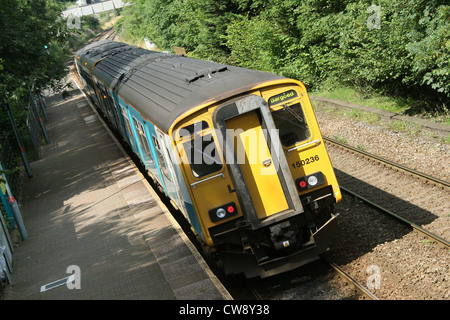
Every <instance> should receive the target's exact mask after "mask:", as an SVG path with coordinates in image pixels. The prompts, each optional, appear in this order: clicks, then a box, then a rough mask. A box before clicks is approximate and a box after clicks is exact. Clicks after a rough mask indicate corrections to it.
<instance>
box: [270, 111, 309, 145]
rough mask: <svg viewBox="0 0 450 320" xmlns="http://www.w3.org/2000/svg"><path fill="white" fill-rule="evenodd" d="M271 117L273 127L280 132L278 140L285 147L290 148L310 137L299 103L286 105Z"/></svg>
mask: <svg viewBox="0 0 450 320" xmlns="http://www.w3.org/2000/svg"><path fill="white" fill-rule="evenodd" d="M272 117H273V120H274V122H275V126H276V127H277V129H278V130H280V131H279V132H280V140H281V143H282V144H283V146H285V147H289V146H292V145H294V144H296V143H297V142H300V141H303V140H306V139H308V138H309V137H310V136H311V133H310V131H309V128H308V124H307V123H306V119H305V116H304V114H303V110H302V107H301V105H300V103H296V104H292V105H287V104H286V105H284V106H283V108H281V109H279V110H276V111H273V112H272Z"/></svg>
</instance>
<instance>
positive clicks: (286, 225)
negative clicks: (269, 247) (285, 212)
mask: <svg viewBox="0 0 450 320" xmlns="http://www.w3.org/2000/svg"><path fill="white" fill-rule="evenodd" d="M270 239H271V240H272V243H273V246H274V248H275V250H276V251H280V250H283V249H287V248H292V247H295V246H296V245H297V237H296V232H295V231H294V230H292V226H291V223H290V222H289V221H284V222H282V223H278V224H276V225H274V226H271V227H270Z"/></svg>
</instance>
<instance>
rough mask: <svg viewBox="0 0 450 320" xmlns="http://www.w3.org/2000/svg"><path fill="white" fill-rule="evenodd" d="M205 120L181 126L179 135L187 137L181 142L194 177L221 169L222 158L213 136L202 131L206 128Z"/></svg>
mask: <svg viewBox="0 0 450 320" xmlns="http://www.w3.org/2000/svg"><path fill="white" fill-rule="evenodd" d="M208 128H209V126H208V123H207V122H206V121H201V122H196V123H194V124H192V125H189V126H186V127H184V128H181V129H180V131H179V135H180V137H183V138H187V139H189V140H188V141H186V142H183V149H184V150H185V152H186V156H187V158H188V161H189V165H190V166H191V170H192V174H193V176H194V177H196V178H201V177H204V176H207V175H209V174H211V173H214V172H217V171H219V170H221V169H222V160H221V159H220V157H219V152H218V150H217V147H216V143H215V142H214V139H213V136H212V134H210V133H205V132H204V131H205V130H206V129H208Z"/></svg>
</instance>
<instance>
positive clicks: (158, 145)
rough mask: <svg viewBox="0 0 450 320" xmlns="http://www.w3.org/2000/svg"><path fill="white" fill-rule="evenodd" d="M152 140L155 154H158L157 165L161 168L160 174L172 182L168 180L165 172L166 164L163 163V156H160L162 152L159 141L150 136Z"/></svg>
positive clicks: (167, 172)
mask: <svg viewBox="0 0 450 320" xmlns="http://www.w3.org/2000/svg"><path fill="white" fill-rule="evenodd" d="M152 138H153V144H154V145H155V148H156V153H157V154H158V163H159V166H160V168H161V172H162V173H163V174H164V175H165V176H166V178H167V179H169V180H170V181H172V179H170V176H169V171H168V170H167V166H166V163H165V162H164V156H163V154H162V150H161V146H160V144H159V141H158V139H156V138H155V137H154V136H152Z"/></svg>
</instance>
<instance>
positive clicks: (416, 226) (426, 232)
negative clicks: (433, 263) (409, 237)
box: [341, 186, 450, 249]
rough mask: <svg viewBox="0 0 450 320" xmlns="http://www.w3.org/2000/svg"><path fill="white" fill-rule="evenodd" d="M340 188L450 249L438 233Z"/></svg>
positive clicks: (343, 189) (449, 243) (447, 242)
mask: <svg viewBox="0 0 450 320" xmlns="http://www.w3.org/2000/svg"><path fill="white" fill-rule="evenodd" d="M341 190H342V191H344V192H345V193H347V194H349V195H352V196H354V197H355V198H358V199H359V200H361V201H363V202H365V203H367V204H368V205H370V206H372V207H374V208H376V209H377V210H379V211H380V212H382V213H384V214H386V215H388V216H389V217H391V218H393V219H395V220H397V221H399V222H400V223H402V224H404V225H406V226H408V227H410V228H411V229H413V230H415V231H417V232H419V233H421V234H423V235H424V236H426V237H428V238H429V239H430V240H432V241H435V242H436V243H438V244H440V245H441V246H443V247H444V248H447V249H450V242H449V241H447V240H445V239H443V238H441V237H439V236H438V235H435V234H434V233H432V232H430V231H428V230H426V229H424V228H422V227H420V226H418V225H417V224H415V223H413V222H411V221H409V220H407V219H405V218H403V217H401V216H400V215H398V214H396V213H394V212H392V211H390V210H388V209H386V208H383V207H382V206H380V205H378V204H376V203H374V202H372V201H370V200H369V199H366V198H365V197H363V196H361V195H359V194H357V193H356V192H353V191H351V190H349V189H347V188H344V187H342V186H341Z"/></svg>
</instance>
